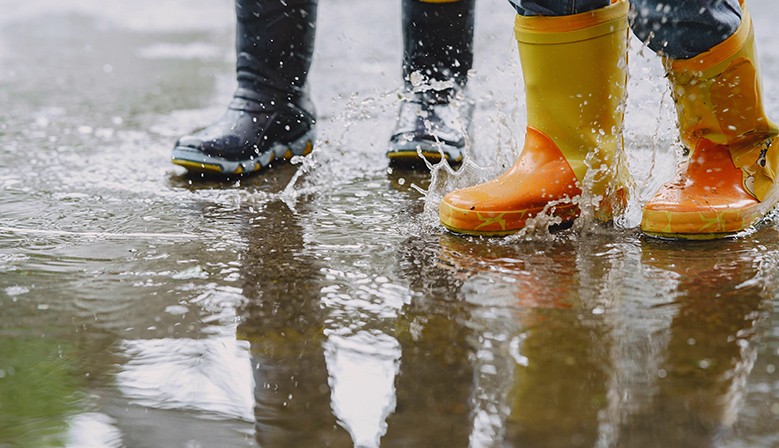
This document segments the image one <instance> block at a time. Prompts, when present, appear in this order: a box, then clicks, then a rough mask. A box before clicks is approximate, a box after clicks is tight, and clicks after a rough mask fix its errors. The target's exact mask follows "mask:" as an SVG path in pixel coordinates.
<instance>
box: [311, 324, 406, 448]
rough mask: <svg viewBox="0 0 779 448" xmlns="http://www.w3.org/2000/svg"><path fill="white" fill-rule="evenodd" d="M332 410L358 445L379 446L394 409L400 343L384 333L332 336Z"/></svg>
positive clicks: (329, 356)
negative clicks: (387, 420)
mask: <svg viewBox="0 0 779 448" xmlns="http://www.w3.org/2000/svg"><path fill="white" fill-rule="evenodd" d="M325 347H326V349H325V358H326V359H327V368H328V371H329V374H330V387H331V388H332V406H333V412H334V414H335V415H336V416H338V419H339V422H341V424H342V425H343V426H344V428H346V430H347V431H349V434H350V435H351V437H352V440H353V441H354V446H357V447H365V448H368V447H375V446H378V443H379V439H380V438H381V436H383V435H384V434H385V433H386V432H387V424H386V422H385V420H386V418H387V415H388V414H389V413H391V412H392V411H394V410H395V384H394V382H395V375H396V374H397V371H398V359H399V358H400V347H399V346H398V342H397V341H396V340H395V339H394V338H392V337H390V336H387V335H385V334H383V333H381V332H374V333H369V332H366V331H362V332H359V333H357V334H355V335H353V336H347V337H341V336H331V337H329V338H328V340H327V343H326V345H325Z"/></svg>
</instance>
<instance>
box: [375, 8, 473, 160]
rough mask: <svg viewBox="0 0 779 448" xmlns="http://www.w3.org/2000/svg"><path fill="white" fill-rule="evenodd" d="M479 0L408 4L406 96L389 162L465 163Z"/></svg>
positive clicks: (393, 137)
mask: <svg viewBox="0 0 779 448" xmlns="http://www.w3.org/2000/svg"><path fill="white" fill-rule="evenodd" d="M474 3H475V0H456V1H451V2H443V3H442V2H435V3H433V2H425V1H421V0H403V41H404V47H403V78H404V81H405V88H406V93H405V95H404V97H403V100H402V103H401V105H400V112H399V114H398V122H397V125H396V127H395V131H394V132H393V134H392V137H391V138H390V145H389V150H388V151H387V157H389V158H390V161H391V162H392V163H395V164H416V163H418V162H420V158H419V156H420V154H421V155H422V156H424V157H425V158H426V159H428V160H429V161H431V162H437V161H440V160H441V159H442V158H445V159H447V160H448V161H449V162H451V163H459V162H461V161H462V159H463V148H464V147H465V140H466V135H467V131H468V128H469V126H470V122H471V116H472V114H473V102H472V101H471V100H470V99H469V98H468V95H467V91H466V90H465V88H466V85H467V83H468V70H470V69H471V66H472V65H473V16H474Z"/></svg>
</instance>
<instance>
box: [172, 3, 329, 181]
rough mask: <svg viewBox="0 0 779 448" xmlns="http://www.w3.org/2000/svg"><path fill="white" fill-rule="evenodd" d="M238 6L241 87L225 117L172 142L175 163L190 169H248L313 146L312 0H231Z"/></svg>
mask: <svg viewBox="0 0 779 448" xmlns="http://www.w3.org/2000/svg"><path fill="white" fill-rule="evenodd" d="M235 6H236V15H237V19H238V21H237V27H236V29H237V33H236V50H237V63H236V72H237V77H238V89H237V90H236V92H235V95H234V97H233V100H232V102H231V103H230V105H229V107H228V109H227V112H225V114H224V115H223V116H222V118H220V119H219V120H218V121H217V122H215V123H213V124H212V125H210V126H208V127H206V128H204V129H201V130H199V131H196V132H194V133H193V134H192V135H187V136H184V137H181V138H180V139H179V140H178V142H176V146H175V148H174V149H173V163H175V164H176V165H181V166H183V167H185V168H187V169H188V170H190V171H196V172H209V173H217V174H246V173H251V172H256V171H259V170H260V169H262V168H264V167H266V166H268V165H269V164H270V163H271V162H272V161H273V160H274V159H276V158H277V157H282V158H289V157H292V156H293V155H305V154H308V153H309V152H310V151H311V149H312V148H313V142H314V140H315V129H314V124H315V122H316V118H315V114H314V107H313V104H312V103H311V101H310V99H309V97H308V94H307V91H306V78H307V76H308V71H309V68H310V66H311V57H312V55H313V49H314V35H315V27H316V12H317V2H316V0H236V2H235Z"/></svg>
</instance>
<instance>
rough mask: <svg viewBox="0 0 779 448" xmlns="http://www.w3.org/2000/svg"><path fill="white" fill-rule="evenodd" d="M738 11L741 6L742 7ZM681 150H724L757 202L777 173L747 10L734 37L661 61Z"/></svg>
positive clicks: (778, 151)
mask: <svg viewBox="0 0 779 448" xmlns="http://www.w3.org/2000/svg"><path fill="white" fill-rule="evenodd" d="M742 7H743V6H742ZM664 62H665V65H666V67H667V70H668V78H669V80H670V81H671V94H672V96H673V98H674V101H675V103H676V111H677V115H678V118H679V130H680V135H681V139H682V143H683V144H684V146H685V147H686V148H687V149H689V150H690V152H691V153H693V154H694V153H695V152H696V150H697V148H698V147H699V146H701V145H702V144H707V143H706V142H711V143H714V144H716V145H722V146H726V147H727V148H728V150H729V152H730V155H731V158H732V160H733V163H734V165H735V166H736V167H738V168H739V169H741V170H742V172H743V174H744V185H745V187H747V189H748V190H749V191H750V193H751V194H753V195H754V196H755V197H756V198H758V199H759V200H762V198H763V197H764V196H765V194H766V192H767V191H768V189H769V188H770V187H771V185H773V183H774V179H775V178H776V172H777V169H779V146H778V145H775V144H772V142H773V140H774V139H775V138H776V136H777V135H779V130H778V129H777V126H776V125H775V124H774V123H773V122H772V121H771V120H770V119H769V118H768V116H767V115H766V113H765V109H764V107H763V99H762V96H763V95H762V88H761V81H760V75H759V72H758V67H759V65H758V61H757V53H756V51H755V43H754V30H753V28H752V19H751V17H750V15H749V13H748V11H747V10H746V9H745V8H744V9H743V11H742V22H741V25H740V26H739V28H738V30H737V31H736V32H735V34H733V35H731V36H730V37H729V38H728V39H726V40H725V41H724V42H722V43H721V44H719V45H717V46H715V47H714V48H712V49H711V50H709V51H707V52H705V53H703V54H700V55H698V56H696V57H694V58H691V59H683V60H671V59H665V61H664Z"/></svg>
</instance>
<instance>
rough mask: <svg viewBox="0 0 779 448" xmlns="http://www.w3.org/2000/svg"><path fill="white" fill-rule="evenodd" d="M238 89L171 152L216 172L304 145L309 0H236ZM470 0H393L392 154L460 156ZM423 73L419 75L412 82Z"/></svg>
mask: <svg viewBox="0 0 779 448" xmlns="http://www.w3.org/2000/svg"><path fill="white" fill-rule="evenodd" d="M235 4H236V13H237V14H236V15H237V32H236V50H237V64H236V71H237V78H238V89H237V91H236V93H235V95H234V97H233V100H232V102H231V103H230V105H229V107H228V109H227V112H225V114H224V115H223V116H222V117H221V118H220V119H219V120H218V121H216V122H215V123H213V124H211V125H210V126H208V127H206V128H204V129H201V130H199V131H196V132H194V133H193V134H191V135H187V136H184V137H181V138H180V139H179V140H178V141H177V142H176V145H175V147H174V149H173V155H172V161H173V163H174V164H176V165H181V166H183V167H185V168H187V169H188V170H189V171H193V172H202V173H213V174H219V175H233V174H235V175H243V174H249V173H253V172H257V171H259V170H261V169H263V168H265V167H267V166H268V165H270V164H271V163H272V162H273V161H274V160H275V159H278V158H286V159H288V158H290V157H292V156H294V155H306V154H308V153H309V152H311V150H312V149H313V145H314V141H315V139H316V129H315V124H316V115H315V111H314V105H313V103H312V102H311V100H310V98H309V95H308V91H307V86H306V80H307V77H308V72H309V69H310V66H311V58H312V55H313V49H314V36H315V29H316V15H317V2H316V0H236V3H235ZM473 9H474V0H456V1H452V2H443V3H442V2H440V0H439V1H436V2H434V3H427V2H423V1H419V0H404V1H403V27H404V41H405V46H404V64H403V72H404V77H405V80H406V90H407V93H406V95H404V99H403V102H402V104H401V109H400V114H399V119H398V126H397V130H396V131H395V132H394V133H393V136H392V139H391V142H390V149H389V151H388V152H387V155H388V157H389V158H390V159H391V160H392V161H394V162H397V163H404V162H418V161H419V160H420V159H419V155H418V154H422V155H426V156H427V157H429V158H430V159H433V160H440V159H441V158H446V159H448V160H449V161H451V162H459V161H461V160H462V149H463V147H464V145H465V135H466V131H467V129H468V125H469V122H470V115H471V111H472V103H470V101H469V100H468V99H467V98H466V97H465V95H464V92H465V85H466V81H467V73H468V70H469V69H470V67H471V64H472V60H473V56H472V41H473ZM418 79H424V82H422V83H420V82H418V81H417V82H416V83H415V82H414V81H416V80H418Z"/></svg>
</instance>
